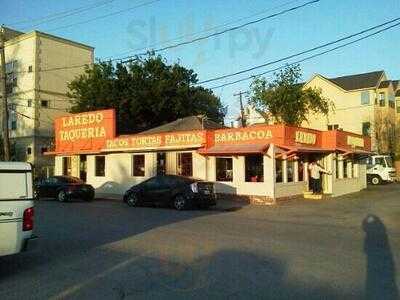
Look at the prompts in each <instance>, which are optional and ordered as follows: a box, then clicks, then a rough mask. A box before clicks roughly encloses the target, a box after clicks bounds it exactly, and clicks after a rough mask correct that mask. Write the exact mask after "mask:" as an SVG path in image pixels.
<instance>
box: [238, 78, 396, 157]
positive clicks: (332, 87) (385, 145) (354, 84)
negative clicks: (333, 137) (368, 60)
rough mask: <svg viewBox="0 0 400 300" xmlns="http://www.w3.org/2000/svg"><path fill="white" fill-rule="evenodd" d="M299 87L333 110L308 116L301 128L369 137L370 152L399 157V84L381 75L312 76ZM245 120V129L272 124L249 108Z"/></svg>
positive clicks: (270, 120) (246, 110)
mask: <svg viewBox="0 0 400 300" xmlns="http://www.w3.org/2000/svg"><path fill="white" fill-rule="evenodd" d="M303 85H304V88H308V87H312V88H317V89H320V90H321V92H322V96H323V97H325V98H328V99H329V100H331V101H332V103H333V107H332V108H331V109H330V111H329V113H328V115H327V116H324V115H319V114H310V115H309V116H308V118H307V119H308V120H307V121H306V122H304V123H303V124H302V125H301V126H302V127H305V128H312V129H317V130H344V131H349V132H354V133H356V134H362V135H364V136H370V137H371V140H372V150H373V151H376V152H379V153H395V152H397V153H400V145H396V134H397V135H399V134H400V81H399V80H389V79H388V78H387V75H386V74H385V72H384V71H375V72H369V73H363V74H355V75H349V76H342V77H336V78H327V77H325V76H323V75H320V74H315V75H314V76H312V77H311V78H310V80H308V81H307V82H305V83H303ZM245 117H246V121H247V124H248V125H252V124H259V123H265V122H267V123H274V122H273V120H272V118H269V120H267V121H266V119H265V118H264V117H263V116H262V115H261V114H259V113H258V112H257V111H256V110H255V109H254V108H252V107H247V108H246V109H245ZM396 127H397V129H398V130H396ZM399 138H400V136H397V140H399Z"/></svg>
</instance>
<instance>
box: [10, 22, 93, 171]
mask: <svg viewBox="0 0 400 300" xmlns="http://www.w3.org/2000/svg"><path fill="white" fill-rule="evenodd" d="M4 29H5V38H6V42H5V57H6V73H7V75H6V76H7V93H8V104H9V114H10V117H9V129H10V141H11V149H12V155H13V159H14V160H17V161H27V162H30V163H32V164H33V165H34V166H35V171H36V172H37V175H44V174H45V173H46V172H47V173H48V172H52V167H53V166H54V160H53V159H51V158H50V157H48V156H44V155H43V153H44V152H46V151H47V150H48V149H50V148H51V147H52V146H53V144H54V124H53V120H54V118H56V117H58V116H60V115H65V114H66V111H67V110H68V109H69V107H70V105H71V99H70V98H68V97H67V85H68V83H69V82H70V81H72V80H73V79H74V78H75V77H76V76H78V75H79V74H82V72H83V70H84V65H85V64H92V63H93V60H94V48H93V47H90V46H87V45H84V44H81V43H77V42H73V41H70V40H67V39H64V38H60V37H57V36H53V35H50V34H46V33H43V32H39V31H32V32H28V33H23V32H19V31H15V30H12V29H9V28H4Z"/></svg>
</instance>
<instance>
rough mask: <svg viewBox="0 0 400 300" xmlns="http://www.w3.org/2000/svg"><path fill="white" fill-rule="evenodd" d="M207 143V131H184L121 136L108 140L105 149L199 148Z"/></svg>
mask: <svg viewBox="0 0 400 300" xmlns="http://www.w3.org/2000/svg"><path fill="white" fill-rule="evenodd" d="M205 143H206V131H205V130H200V131H187V132H186V131H183V132H173V133H162V134H150V135H143V134H137V135H130V136H121V137H118V138H115V139H109V140H107V141H106V146H105V150H106V151H109V150H115V151H116V150H152V149H179V148H190V147H193V148H198V147H202V146H203V145H204V144H205Z"/></svg>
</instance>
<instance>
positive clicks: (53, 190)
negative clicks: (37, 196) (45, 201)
mask: <svg viewBox="0 0 400 300" xmlns="http://www.w3.org/2000/svg"><path fill="white" fill-rule="evenodd" d="M62 185H63V182H62V181H61V180H60V179H59V178H57V177H49V178H48V184H47V189H46V190H47V196H46V197H51V198H55V197H57V193H58V191H59V189H60V187H61V186H62Z"/></svg>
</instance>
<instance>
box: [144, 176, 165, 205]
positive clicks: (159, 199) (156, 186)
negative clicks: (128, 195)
mask: <svg viewBox="0 0 400 300" xmlns="http://www.w3.org/2000/svg"><path fill="white" fill-rule="evenodd" d="M170 194H171V189H170V187H169V186H168V180H167V179H166V176H161V175H160V176H156V177H154V178H152V179H150V180H149V181H147V182H146V185H145V191H144V196H145V198H146V199H145V201H146V200H147V199H148V201H150V202H152V203H166V202H168V201H169V200H170V197H171V196H170ZM146 202H147V201H146Z"/></svg>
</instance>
